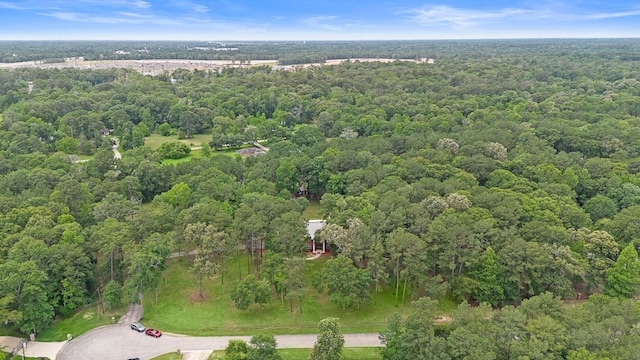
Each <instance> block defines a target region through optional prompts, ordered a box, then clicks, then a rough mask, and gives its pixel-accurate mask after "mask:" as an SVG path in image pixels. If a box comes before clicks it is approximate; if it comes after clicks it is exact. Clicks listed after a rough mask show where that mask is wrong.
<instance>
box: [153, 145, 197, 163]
mask: <svg viewBox="0 0 640 360" xmlns="http://www.w3.org/2000/svg"><path fill="white" fill-rule="evenodd" d="M158 153H160V155H162V157H163V158H165V159H182V158H183V157H187V156H189V154H190V153H191V148H190V147H189V146H187V145H186V144H184V143H182V142H180V141H169V142H166V143H164V144H162V145H160V148H159V149H158Z"/></svg>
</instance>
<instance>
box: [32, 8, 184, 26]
mask: <svg viewBox="0 0 640 360" xmlns="http://www.w3.org/2000/svg"><path fill="white" fill-rule="evenodd" d="M42 15H44V16H49V17H52V18H55V19H58V20H64V21H73V22H83V23H93V24H155V25H184V24H183V22H182V21H180V19H170V18H165V17H157V16H151V15H144V14H137V13H131V12H118V13H113V14H111V15H96V14H87V13H80V12H72V11H54V12H49V13H43V14H42Z"/></svg>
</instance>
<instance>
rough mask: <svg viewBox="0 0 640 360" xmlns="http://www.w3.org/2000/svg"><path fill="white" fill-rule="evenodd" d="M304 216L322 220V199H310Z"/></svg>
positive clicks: (308, 218) (309, 218)
mask: <svg viewBox="0 0 640 360" xmlns="http://www.w3.org/2000/svg"><path fill="white" fill-rule="evenodd" d="M302 216H303V217H304V218H305V219H307V220H320V219H322V214H321V213H320V201H319V200H309V206H307V208H306V209H304V212H303V213H302Z"/></svg>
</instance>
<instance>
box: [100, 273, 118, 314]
mask: <svg viewBox="0 0 640 360" xmlns="http://www.w3.org/2000/svg"><path fill="white" fill-rule="evenodd" d="M102 303H103V306H104V307H105V308H107V309H113V308H116V307H118V306H120V305H121V304H122V286H120V284H118V283H117V282H115V281H113V280H112V281H109V282H108V283H107V285H105V286H104V287H103V288H102Z"/></svg>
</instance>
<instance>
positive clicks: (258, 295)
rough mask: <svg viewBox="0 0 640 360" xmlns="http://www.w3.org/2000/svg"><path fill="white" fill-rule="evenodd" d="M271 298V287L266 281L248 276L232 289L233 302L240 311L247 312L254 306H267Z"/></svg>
mask: <svg viewBox="0 0 640 360" xmlns="http://www.w3.org/2000/svg"><path fill="white" fill-rule="evenodd" d="M270 297H271V287H270V286H269V283H268V282H266V281H265V280H258V279H256V277H255V276H254V275H247V276H246V277H245V278H244V279H243V280H242V281H239V282H237V283H236V285H235V286H234V287H233V288H232V289H231V300H233V302H234V303H235V305H236V308H238V309H239V310H247V309H248V308H249V307H250V306H251V305H252V304H260V305H263V304H266V303H268V302H269V298H270Z"/></svg>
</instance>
